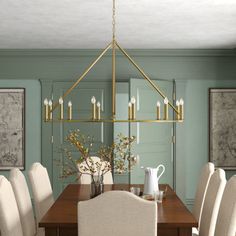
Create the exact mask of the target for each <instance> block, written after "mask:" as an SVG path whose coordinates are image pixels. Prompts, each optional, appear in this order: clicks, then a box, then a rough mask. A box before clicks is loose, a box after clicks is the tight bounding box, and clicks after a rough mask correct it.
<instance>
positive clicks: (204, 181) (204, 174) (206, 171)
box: [193, 162, 215, 226]
mask: <svg viewBox="0 0 236 236" xmlns="http://www.w3.org/2000/svg"><path fill="white" fill-rule="evenodd" d="M214 170H215V166H214V164H213V163H211V162H208V163H207V164H205V165H204V166H203V168H202V170H201V174H200V178H199V180H198V185H197V190H196V194H195V199H194V205H193V215H194V217H195V218H196V220H197V221H198V222H200V221H201V213H202V207H203V203H204V199H205V195H206V190H207V187H208V183H209V180H210V177H211V175H212V174H213V173H214ZM198 225H199V226H200V224H198Z"/></svg>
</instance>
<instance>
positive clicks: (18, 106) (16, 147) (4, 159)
mask: <svg viewBox="0 0 236 236" xmlns="http://www.w3.org/2000/svg"><path fill="white" fill-rule="evenodd" d="M13 167H17V168H19V169H21V170H24V169H25V89H24V88H0V170H9V169H11V168H13Z"/></svg>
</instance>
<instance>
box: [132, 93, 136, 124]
mask: <svg viewBox="0 0 236 236" xmlns="http://www.w3.org/2000/svg"><path fill="white" fill-rule="evenodd" d="M135 103H136V100H135V97H132V98H131V119H132V120H135V119H136V112H135Z"/></svg>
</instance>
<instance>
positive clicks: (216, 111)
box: [209, 88, 236, 170]
mask: <svg viewBox="0 0 236 236" xmlns="http://www.w3.org/2000/svg"><path fill="white" fill-rule="evenodd" d="M235 120H236V88H210V89H209V161H210V162H213V163H214V164H215V167H219V168H223V169H225V170H236V138H235V137H236V122H235ZM217 121H218V122H217Z"/></svg>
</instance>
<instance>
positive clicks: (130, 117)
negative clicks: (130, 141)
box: [128, 102, 132, 120]
mask: <svg viewBox="0 0 236 236" xmlns="http://www.w3.org/2000/svg"><path fill="white" fill-rule="evenodd" d="M128 119H129V120H132V104H131V102H129V103H128Z"/></svg>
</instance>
